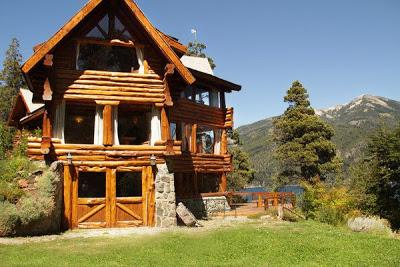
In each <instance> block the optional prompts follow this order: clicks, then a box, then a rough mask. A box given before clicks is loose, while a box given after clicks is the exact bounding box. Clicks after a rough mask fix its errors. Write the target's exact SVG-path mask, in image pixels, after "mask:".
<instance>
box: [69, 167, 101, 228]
mask: <svg viewBox="0 0 400 267" xmlns="http://www.w3.org/2000/svg"><path fill="white" fill-rule="evenodd" d="M107 176H108V175H107V173H106V172H104V171H103V172H84V171H79V173H78V175H77V177H76V178H75V179H73V181H72V188H73V203H74V204H73V206H72V227H73V228H102V227H107V226H108V223H107V211H108V209H107V206H108V205H109V204H108V201H107V190H106V189H107V180H108V179H107V178H108V177H107Z"/></svg>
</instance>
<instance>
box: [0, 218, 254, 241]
mask: <svg viewBox="0 0 400 267" xmlns="http://www.w3.org/2000/svg"><path fill="white" fill-rule="evenodd" d="M249 221H254V220H250V219H248V218H246V217H236V218H235V217H225V218H219V217H217V218H212V219H210V220H201V221H199V222H200V224H201V225H202V227H192V228H189V227H184V226H182V227H179V226H177V227H171V228H156V227H138V228H112V229H89V230H87V229H78V230H72V231H67V232H65V233H62V234H59V235H45V236H35V237H13V238H0V244H3V245H22V244H28V243H40V242H48V241H54V240H65V239H74V238H92V237H106V238H114V237H122V236H124V237H125V236H131V235H134V236H143V235H156V234H159V233H165V232H183V233H184V232H194V233H195V232H205V231H210V230H215V229H218V228H226V227H233V226H237V225H240V224H243V223H248V222H249Z"/></svg>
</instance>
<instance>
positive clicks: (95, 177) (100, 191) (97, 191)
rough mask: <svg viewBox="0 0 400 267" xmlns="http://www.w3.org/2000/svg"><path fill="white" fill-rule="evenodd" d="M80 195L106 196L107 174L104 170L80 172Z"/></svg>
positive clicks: (91, 196)
mask: <svg viewBox="0 0 400 267" xmlns="http://www.w3.org/2000/svg"><path fill="white" fill-rule="evenodd" d="M78 197H79V198H104V197H106V174H105V173H104V172H80V173H79V178H78Z"/></svg>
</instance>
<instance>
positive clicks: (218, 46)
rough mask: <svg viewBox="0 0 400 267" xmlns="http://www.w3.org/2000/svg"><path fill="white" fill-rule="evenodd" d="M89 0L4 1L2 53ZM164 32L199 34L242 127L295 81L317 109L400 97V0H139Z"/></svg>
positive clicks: (31, 40) (275, 104)
mask: <svg viewBox="0 0 400 267" xmlns="http://www.w3.org/2000/svg"><path fill="white" fill-rule="evenodd" d="M86 2H87V0H68V1H66V0H40V1H30V0H12V1H10V0H1V1H0V54H1V59H2V58H3V55H4V53H5V50H6V49H7V47H8V44H9V43H10V40H11V38H12V37H17V38H18V39H19V40H20V42H21V52H22V54H23V56H24V59H26V58H28V57H29V56H30V55H31V54H32V47H33V46H34V45H35V44H37V43H40V42H43V41H45V40H47V39H48V38H49V37H50V36H51V35H52V34H54V33H55V32H56V31H57V30H58V29H59V28H60V27H61V26H62V25H63V24H64V23H65V22H66V21H67V20H68V19H69V18H70V17H71V16H72V15H73V14H74V13H75V12H77V11H78V10H79V9H80V8H81V7H82V6H83V5H84V4H85V3H86ZM137 3H138V4H139V6H140V7H141V8H142V10H143V11H144V12H145V14H146V15H147V16H148V18H149V19H150V20H151V21H152V22H153V24H154V25H155V26H157V27H159V28H160V29H161V30H162V31H164V32H166V33H168V34H170V35H173V36H176V37H178V38H179V39H180V40H181V41H182V42H183V43H187V42H188V41H190V40H192V39H193V36H192V35H191V33H190V30H191V29H192V28H196V29H197V31H198V39H199V40H200V41H202V42H205V43H206V44H207V45H208V49H207V51H206V52H207V53H208V54H209V55H210V56H212V57H214V59H215V61H216V64H217V69H216V71H215V72H216V75H218V76H220V77H223V78H225V79H228V80H231V81H234V82H236V83H239V84H241V85H242V86H243V89H242V91H241V92H240V93H234V94H232V95H230V96H229V97H228V103H229V104H230V105H231V106H234V107H235V120H236V126H239V125H242V124H245V123H249V122H254V121H257V120H260V119H263V118H266V117H269V116H274V115H278V114H281V113H282V112H283V111H284V110H285V108H286V105H285V104H284V103H283V101H282V99H283V96H284V94H285V92H286V90H287V89H288V88H289V87H290V84H291V82H292V81H293V80H300V81H301V82H302V83H303V84H304V86H305V87H306V88H307V89H308V91H309V93H310V97H311V103H312V105H313V106H314V107H316V108H327V107H330V106H333V105H336V104H341V103H345V102H348V101H350V100H351V99H352V98H354V97H356V96H358V95H361V94H372V95H380V96H385V97H389V98H392V99H395V100H399V99H400V86H399V83H398V79H399V78H400V15H399V14H400V1H398V0H375V1H372V0H352V1H349V0H331V1H324V0H302V1H298V0H253V1H237V0H236V1H232V0H218V1H215V0H202V1H194V0H185V1H184V0H168V1H160V0H138V1H137Z"/></svg>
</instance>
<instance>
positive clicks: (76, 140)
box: [64, 103, 96, 144]
mask: <svg viewBox="0 0 400 267" xmlns="http://www.w3.org/2000/svg"><path fill="white" fill-rule="evenodd" d="M95 114H96V107H95V106H94V105H83V104H77V103H67V104H66V109H65V125H64V135H65V143H67V144H93V143H94V123H95Z"/></svg>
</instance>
